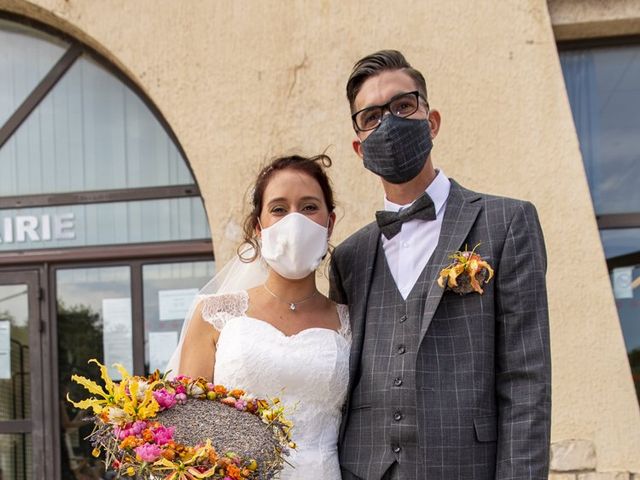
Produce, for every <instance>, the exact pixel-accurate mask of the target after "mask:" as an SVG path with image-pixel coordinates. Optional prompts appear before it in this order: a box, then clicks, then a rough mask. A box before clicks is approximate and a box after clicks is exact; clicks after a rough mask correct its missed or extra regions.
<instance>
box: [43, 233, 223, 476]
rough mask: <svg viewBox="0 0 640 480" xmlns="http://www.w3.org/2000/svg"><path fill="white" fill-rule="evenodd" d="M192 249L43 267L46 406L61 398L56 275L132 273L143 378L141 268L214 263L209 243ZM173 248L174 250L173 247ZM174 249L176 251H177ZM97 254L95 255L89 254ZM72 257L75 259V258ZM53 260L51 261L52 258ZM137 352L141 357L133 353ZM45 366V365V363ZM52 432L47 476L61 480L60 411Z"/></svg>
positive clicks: (119, 251) (125, 253)
mask: <svg viewBox="0 0 640 480" xmlns="http://www.w3.org/2000/svg"><path fill="white" fill-rule="evenodd" d="M184 243H188V244H189V246H194V245H195V246H196V248H191V251H187V252H184V251H183V252H182V253H181V254H179V255H176V251H180V244H178V245H176V244H173V245H171V244H169V245H168V246H167V245H162V246H161V247H160V248H147V249H146V250H145V251H144V253H145V254H146V255H141V253H142V252H141V251H139V250H138V249H137V248H131V247H125V248H118V247H116V248H114V247H109V248H107V249H104V250H103V251H101V252H97V251H94V250H93V249H91V251H90V252H87V251H86V250H85V251H82V252H78V251H77V250H76V255H68V256H60V257H58V258H57V260H58V261H55V262H53V261H52V262H51V263H47V264H45V266H44V267H45V273H46V275H45V277H44V278H45V279H46V280H44V279H43V282H46V285H43V288H45V289H46V292H47V293H46V296H47V297H48V299H49V300H47V301H46V303H45V309H46V310H47V316H48V330H49V331H50V335H48V338H49V342H50V348H49V351H48V353H49V356H48V358H49V359H50V363H49V364H48V365H49V367H48V372H47V373H48V374H47V375H46V376H47V377H48V380H49V381H50V383H51V388H50V393H49V395H50V396H49V397H47V398H48V399H50V402H46V403H48V404H54V403H55V404H56V405H57V404H58V398H59V395H60V392H59V387H60V378H59V372H58V318H57V313H58V312H57V302H56V299H57V297H58V294H57V285H56V272H57V271H58V270H62V269H73V268H100V267H122V266H128V267H129V268H130V271H131V276H130V282H131V287H130V288H131V291H130V295H131V316H132V332H131V333H132V343H133V362H134V363H133V372H132V373H133V374H134V375H144V318H143V315H144V308H143V307H144V306H143V293H144V292H143V286H142V282H143V277H142V267H143V266H144V265H153V264H163V263H180V262H195V261H207V260H208V261H215V258H214V255H213V252H212V245H211V242H210V241H209V242H183V244H184ZM172 247H173V248H172ZM176 247H177V248H176ZM95 253H99V254H98V255H91V254H95ZM74 257H75V258H74ZM51 260H53V258H51ZM136 350H137V351H139V352H142V354H136ZM45 365H46V364H45ZM50 428H51V430H50V431H51V433H50V435H49V438H47V440H48V441H51V449H52V457H51V463H50V465H51V466H52V467H51V468H52V470H53V471H52V473H51V476H50V477H46V478H52V479H55V480H59V479H60V468H61V465H60V448H61V445H60V411H59V409H51V422H50Z"/></svg>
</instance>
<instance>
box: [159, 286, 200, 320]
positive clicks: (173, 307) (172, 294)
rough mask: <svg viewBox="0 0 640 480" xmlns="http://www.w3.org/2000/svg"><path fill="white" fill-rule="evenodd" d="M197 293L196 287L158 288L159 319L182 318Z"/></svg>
mask: <svg viewBox="0 0 640 480" xmlns="http://www.w3.org/2000/svg"><path fill="white" fill-rule="evenodd" d="M197 294H198V289H197V288H186V289H181V290H160V291H159V292H158V304H159V306H160V320H162V321H167V320H182V319H184V317H185V315H186V314H187V312H188V311H189V307H190V306H191V302H193V299H194V298H195V297H196V295H197Z"/></svg>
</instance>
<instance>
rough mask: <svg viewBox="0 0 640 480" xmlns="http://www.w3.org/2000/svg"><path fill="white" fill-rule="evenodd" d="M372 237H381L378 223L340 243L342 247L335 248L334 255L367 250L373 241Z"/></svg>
mask: <svg viewBox="0 0 640 480" xmlns="http://www.w3.org/2000/svg"><path fill="white" fill-rule="evenodd" d="M372 236H375V238H377V237H378V236H379V230H378V225H377V224H376V222H371V223H369V224H367V225H365V226H364V227H362V228H360V229H359V230H356V231H355V232H354V233H352V234H351V235H349V236H348V237H347V238H346V239H345V240H343V241H342V242H340V245H338V246H337V247H336V248H335V251H334V255H338V256H340V255H341V254H345V253H346V252H350V253H354V252H357V251H359V250H360V251H362V250H364V249H367V248H368V246H369V243H370V242H371V240H372Z"/></svg>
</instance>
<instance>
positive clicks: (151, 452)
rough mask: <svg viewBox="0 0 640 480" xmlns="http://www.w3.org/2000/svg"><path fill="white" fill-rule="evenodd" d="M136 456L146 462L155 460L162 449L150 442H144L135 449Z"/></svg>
mask: <svg viewBox="0 0 640 480" xmlns="http://www.w3.org/2000/svg"><path fill="white" fill-rule="evenodd" d="M134 450H135V452H136V457H137V458H138V459H139V460H141V461H143V462H147V463H151V462H155V461H156V460H157V459H158V458H159V457H160V455H161V454H162V450H161V449H160V447H159V446H157V445H152V444H150V443H145V444H144V445H140V446H139V447H136V448H135V449H134Z"/></svg>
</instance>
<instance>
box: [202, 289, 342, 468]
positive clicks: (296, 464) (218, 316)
mask: <svg viewBox="0 0 640 480" xmlns="http://www.w3.org/2000/svg"><path fill="white" fill-rule="evenodd" d="M248 306H249V296H248V294H247V292H246V291H242V292H238V293H226V294H216V295H210V296H207V297H205V298H204V300H203V308H202V317H203V318H204V319H205V320H206V321H208V322H209V323H211V324H212V325H213V326H214V327H215V328H216V330H218V331H219V332H220V336H219V338H218V342H217V345H216V363H215V369H214V374H213V379H214V382H215V383H217V384H221V385H224V386H227V387H230V388H241V389H243V390H245V391H247V392H249V393H251V394H253V395H255V396H257V397H266V398H274V397H279V398H280V399H281V400H282V402H283V404H284V405H285V406H286V407H289V408H291V409H292V411H290V412H289V413H288V418H289V419H290V420H291V421H292V422H293V424H294V427H293V432H292V433H293V440H294V441H295V442H296V444H297V448H296V450H293V451H292V452H291V455H290V456H289V457H286V459H287V461H288V462H289V463H291V464H292V466H285V469H284V470H283V471H282V472H281V474H280V477H279V478H280V479H281V480H285V479H305V480H313V479H317V480H340V479H341V476H340V467H339V465H338V450H337V441H338V431H339V428H340V419H341V408H342V404H343V403H344V400H345V396H346V393H347V384H348V380H349V349H350V345H351V331H350V328H349V318H348V309H347V306H346V305H337V309H338V316H339V317H340V323H341V328H340V330H338V331H336V330H331V329H327V328H308V329H306V330H303V331H301V332H299V333H298V334H296V335H291V336H287V335H285V334H284V333H282V332H281V331H280V330H278V329H277V328H276V327H274V326H272V325H271V324H270V323H267V322H265V321H263V320H260V319H257V318H252V317H249V316H247V315H246V312H247V309H248ZM293 407H295V408H293Z"/></svg>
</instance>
